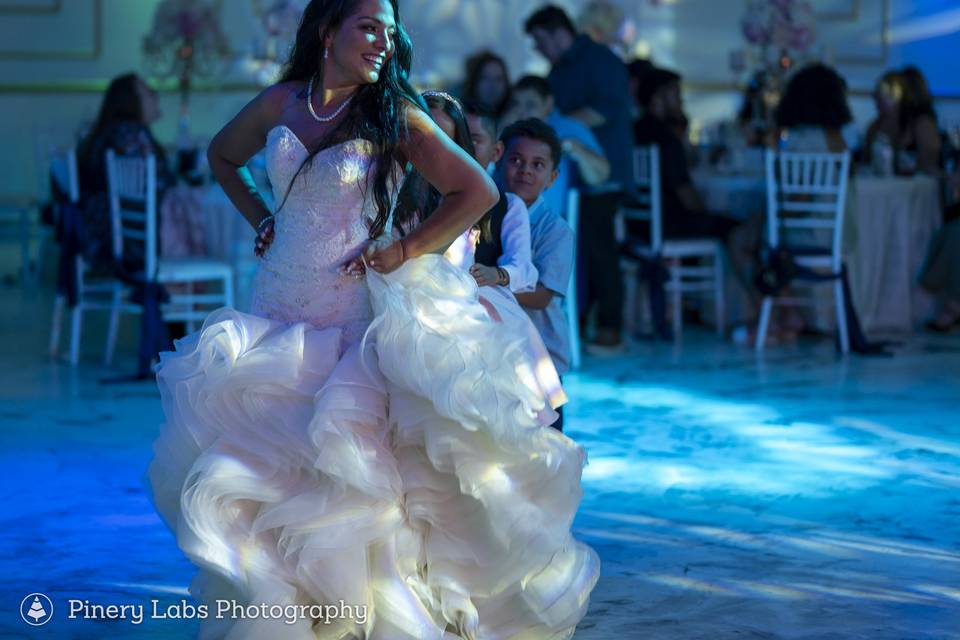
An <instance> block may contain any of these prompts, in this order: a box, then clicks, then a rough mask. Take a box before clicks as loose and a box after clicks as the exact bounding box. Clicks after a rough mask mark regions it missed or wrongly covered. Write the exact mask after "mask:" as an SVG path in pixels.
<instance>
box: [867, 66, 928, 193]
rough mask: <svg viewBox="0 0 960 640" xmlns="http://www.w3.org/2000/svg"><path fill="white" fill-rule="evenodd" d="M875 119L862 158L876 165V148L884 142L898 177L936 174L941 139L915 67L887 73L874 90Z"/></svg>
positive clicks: (923, 86) (926, 90) (923, 79)
mask: <svg viewBox="0 0 960 640" xmlns="http://www.w3.org/2000/svg"><path fill="white" fill-rule="evenodd" d="M873 100H874V103H875V104H876V107H877V116H876V117H875V118H874V120H873V122H871V123H870V126H869V127H868V128H867V133H866V136H865V137H864V144H863V149H862V150H861V159H862V160H863V161H864V162H866V163H871V162H877V161H879V159H878V158H877V157H876V153H877V151H876V147H877V145H878V143H882V142H883V141H885V142H886V144H888V145H889V146H890V148H891V151H892V161H893V166H892V167H885V170H890V169H892V170H893V171H894V172H895V173H897V174H901V175H910V174H913V173H916V172H921V173H929V174H938V173H939V172H940V169H941V160H940V152H941V147H942V144H941V138H940V132H939V131H938V128H937V114H936V112H935V111H934V109H933V97H932V96H931V95H930V89H929V88H928V86H927V81H926V78H924V77H923V74H922V73H921V72H920V70H919V69H917V68H916V67H905V68H904V69H903V70H900V71H888V72H886V73H885V74H883V75H882V76H881V77H880V80H878V81H877V85H876V87H875V88H874V92H873Z"/></svg>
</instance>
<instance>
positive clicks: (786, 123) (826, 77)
mask: <svg viewBox="0 0 960 640" xmlns="http://www.w3.org/2000/svg"><path fill="white" fill-rule="evenodd" d="M774 119H775V120H776V123H777V127H778V128H779V129H780V133H781V135H780V137H781V139H784V140H787V146H788V147H789V148H790V150H791V151H834V152H837V151H845V150H846V149H847V143H846V142H845V141H844V139H843V133H842V130H843V127H844V126H846V125H847V124H849V123H850V122H851V121H852V120H853V116H852V115H851V113H850V107H849V105H848V104H847V83H846V81H845V80H844V79H843V78H841V77H840V75H839V74H837V72H836V71H834V70H833V69H831V68H830V67H828V66H826V65H824V64H819V63H815V64H810V65H807V66H806V67H804V68H803V69H801V70H800V71H798V72H797V74H796V75H794V76H793V77H792V78H790V81H789V82H788V83H787V89H786V91H785V92H784V94H783V97H782V98H781V99H780V104H778V105H777V109H776V112H775V114H774ZM800 147H804V148H800ZM810 147H815V148H810Z"/></svg>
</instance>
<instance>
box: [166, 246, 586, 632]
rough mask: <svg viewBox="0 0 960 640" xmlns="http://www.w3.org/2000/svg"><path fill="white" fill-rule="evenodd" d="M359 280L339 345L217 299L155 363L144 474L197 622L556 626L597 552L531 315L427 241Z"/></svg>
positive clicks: (213, 627)
mask: <svg viewBox="0 0 960 640" xmlns="http://www.w3.org/2000/svg"><path fill="white" fill-rule="evenodd" d="M368 283H369V286H370V293H371V301H372V304H373V308H374V314H375V317H374V319H373V321H372V323H371V325H370V329H369V331H368V332H367V334H366V336H365V337H364V339H363V340H362V341H360V342H356V341H352V342H351V341H349V340H347V339H345V338H344V334H343V332H342V330H341V329H338V328H335V327H334V328H326V329H322V328H316V327H312V326H310V325H308V324H306V323H296V324H284V323H280V322H277V321H273V320H267V319H264V318H260V317H257V316H252V315H247V314H243V313H240V312H237V311H234V310H231V309H221V310H219V311H217V312H215V313H213V314H212V315H211V316H210V317H209V318H208V319H207V321H206V322H205V323H204V326H203V328H202V329H201V330H200V331H199V332H197V333H195V334H192V335H190V336H188V337H186V338H184V339H183V340H180V341H179V342H178V343H177V347H176V351H175V352H173V353H166V354H163V356H162V358H161V364H160V368H159V371H158V381H159V385H160V391H161V397H162V400H163V407H164V411H165V415H166V420H167V422H166V424H165V425H164V426H163V428H162V430H161V433H160V436H159V438H158V440H157V441H156V443H155V445H154V453H155V457H154V459H153V461H152V463H151V465H150V468H149V478H150V482H151V485H152V490H153V498H154V502H155V505H156V507H157V509H158V511H159V513H160V514H161V516H162V517H163V519H164V520H165V521H166V522H167V524H168V525H169V526H170V527H171V529H172V530H173V531H174V532H175V534H176V536H177V541H178V544H179V545H180V547H181V548H182V549H183V551H184V552H185V553H186V555H187V556H188V557H189V558H190V559H191V560H192V561H193V562H194V563H196V564H197V565H198V566H199V567H200V569H201V570H200V571H199V572H198V574H197V577H196V578H195V580H194V581H193V583H192V584H191V592H192V593H193V594H194V596H195V597H196V598H197V599H198V600H199V601H200V602H201V603H202V604H207V606H208V611H209V616H208V617H207V618H206V619H205V620H203V622H202V625H201V637H230V638H251V639H258V640H259V639H261V638H267V637H270V638H349V637H356V638H371V639H372V638H382V639H384V640H403V639H412V640H413V639H415V640H428V639H433V638H437V639H440V638H476V639H507V638H512V639H534V638H536V639H541V638H568V637H570V636H571V635H572V634H573V631H574V627H575V625H576V624H577V623H578V622H579V620H580V619H581V618H582V617H583V615H584V613H585V612H586V608H587V604H588V599H589V595H590V592H591V590H592V589H593V586H594V585H595V583H596V580H597V577H598V574H599V561H598V559H597V556H596V554H595V553H594V552H593V551H592V550H591V549H590V548H589V547H587V546H585V545H583V544H581V543H579V542H577V541H576V540H574V539H573V537H572V536H571V533H570V526H571V523H572V520H573V517H574V514H575V512H576V509H577V506H578V504H579V501H580V498H581V488H580V474H581V469H582V466H583V464H584V461H585V456H584V452H583V450H582V448H581V447H579V446H578V445H576V444H575V443H574V442H573V441H572V440H570V439H569V438H568V437H566V436H564V435H563V434H561V433H559V432H557V431H555V430H554V429H551V428H549V427H547V426H545V425H548V424H549V423H550V422H551V421H552V420H553V419H554V417H555V415H556V414H555V412H554V411H553V408H554V407H555V406H557V405H558V404H559V403H561V402H562V401H563V400H564V398H563V392H562V390H561V389H560V386H559V383H558V381H557V378H556V372H555V371H554V370H553V368H552V365H551V364H550V360H549V356H548V355H547V353H546V350H545V349H544V348H543V345H542V343H541V342H540V341H539V338H538V336H537V335H536V331H535V329H534V328H533V326H532V325H531V324H530V322H529V321H528V320H527V318H526V315H525V314H524V313H523V311H522V310H521V309H520V308H519V306H517V304H516V302H515V301H514V300H513V299H512V296H510V295H509V294H508V293H502V292H499V291H497V290H489V289H487V288H485V289H484V290H483V293H482V296H478V290H477V287H476V286H475V284H474V283H473V280H472V278H471V277H469V276H468V275H467V274H465V273H463V272H462V271H460V270H457V269H456V268H454V267H452V266H451V265H450V264H449V263H448V262H446V260H445V259H444V258H442V257H441V256H425V257H422V258H418V259H416V260H411V261H409V262H407V263H405V264H404V265H403V266H402V267H401V268H400V269H398V270H397V271H395V272H393V273H391V274H388V275H386V276H382V275H379V274H376V273H374V272H370V273H369V275H368ZM491 318H493V319H491ZM224 602H226V603H227V604H226V605H225V604H223V603H224ZM234 605H235V606H240V607H246V608H241V609H237V608H235V607H234V608H232V609H229V610H226V611H224V607H226V606H234ZM261 605H266V607H265V608H264V607H262V606H261ZM271 606H272V607H273V609H272V610H271V609H270V607H271ZM251 607H252V608H251ZM219 611H224V614H223V617H220V618H218V617H217V615H216V614H217V613H218V612H219ZM260 612H263V613H264V615H247V614H251V613H253V614H259V613H260ZM237 614H240V615H237Z"/></svg>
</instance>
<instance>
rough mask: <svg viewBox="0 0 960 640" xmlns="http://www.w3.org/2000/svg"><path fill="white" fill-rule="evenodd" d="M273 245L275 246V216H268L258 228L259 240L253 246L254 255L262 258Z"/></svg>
mask: <svg viewBox="0 0 960 640" xmlns="http://www.w3.org/2000/svg"><path fill="white" fill-rule="evenodd" d="M271 244H273V216H268V217H266V218H264V219H263V221H261V222H260V226H258V227H257V239H256V241H255V242H254V245H253V253H254V255H255V256H257V257H258V258H262V257H263V254H264V253H266V252H267V249H268V248H269V247H270V245H271Z"/></svg>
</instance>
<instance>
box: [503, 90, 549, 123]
mask: <svg viewBox="0 0 960 640" xmlns="http://www.w3.org/2000/svg"><path fill="white" fill-rule="evenodd" d="M510 102H511V104H510V107H511V110H512V112H513V113H512V115H513V116H515V117H516V119H517V120H523V119H526V118H540V119H541V120H546V119H547V116H549V115H550V112H551V111H553V98H549V97H548V98H543V97H541V96H540V94H539V93H537V92H536V91H534V90H533V89H516V90H514V92H513V96H511V98H510Z"/></svg>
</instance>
